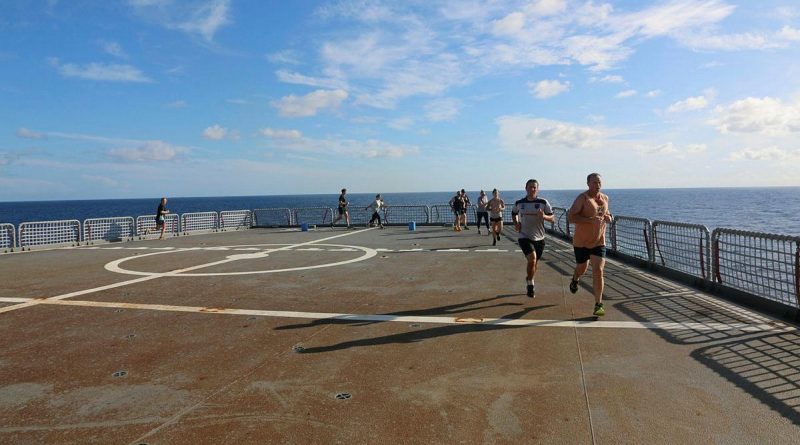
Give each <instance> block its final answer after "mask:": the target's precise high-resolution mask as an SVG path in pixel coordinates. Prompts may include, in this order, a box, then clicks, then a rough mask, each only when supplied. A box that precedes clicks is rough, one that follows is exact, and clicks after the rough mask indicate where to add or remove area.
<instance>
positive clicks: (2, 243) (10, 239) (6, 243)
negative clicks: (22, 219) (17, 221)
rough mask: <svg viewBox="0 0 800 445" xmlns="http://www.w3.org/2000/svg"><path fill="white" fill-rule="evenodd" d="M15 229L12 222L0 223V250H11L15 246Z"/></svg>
mask: <svg viewBox="0 0 800 445" xmlns="http://www.w3.org/2000/svg"><path fill="white" fill-rule="evenodd" d="M16 230H17V229H16V228H15V227H14V224H7V223H3V224H0V252H3V253H5V252H13V251H14V249H15V248H16V247H17V237H16Z"/></svg>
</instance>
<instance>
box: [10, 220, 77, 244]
mask: <svg viewBox="0 0 800 445" xmlns="http://www.w3.org/2000/svg"><path fill="white" fill-rule="evenodd" d="M80 242H81V223H80V221H78V220H77V219H69V220H63V221H35V222H24V223H22V224H20V225H19V248H20V249H21V250H25V249H26V248H27V249H29V250H30V248H31V247H36V246H61V245H63V246H67V245H69V246H77V245H79V244H80Z"/></svg>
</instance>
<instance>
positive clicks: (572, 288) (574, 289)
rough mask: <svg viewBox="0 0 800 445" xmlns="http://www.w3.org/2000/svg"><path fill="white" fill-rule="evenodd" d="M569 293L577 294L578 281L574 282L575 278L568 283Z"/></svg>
mask: <svg viewBox="0 0 800 445" xmlns="http://www.w3.org/2000/svg"><path fill="white" fill-rule="evenodd" d="M569 291H570V292H572V293H573V294H574V293H575V292H578V280H576V279H575V278H573V279H572V280H571V281H570V282H569Z"/></svg>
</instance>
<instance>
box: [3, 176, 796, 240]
mask: <svg viewBox="0 0 800 445" xmlns="http://www.w3.org/2000/svg"><path fill="white" fill-rule="evenodd" d="M580 192H581V190H541V191H540V193H539V195H540V196H541V197H543V198H546V199H548V200H549V201H550V203H551V205H553V206H557V207H569V206H570V205H571V204H572V200H573V199H574V198H575V196H576V195H577V194H578V193H580ZM603 192H605V193H606V194H608V195H609V198H610V201H611V205H610V207H611V211H612V213H614V214H616V215H625V216H637V217H642V218H648V219H651V220H655V219H659V220H666V221H676V222H686V223H692V224H703V225H705V226H707V227H708V228H709V229H711V230H713V229H714V228H717V227H727V228H733V229H742V230H753V231H759V232H769V233H778V234H785V235H795V236H800V187H769V188H689V189H625V190H613V189H609V190H603ZM468 194H469V196H470V199H472V201H473V202H475V201H477V196H478V193H477V192H469V193H468ZM524 194H525V193H524V192H523V191H521V190H520V191H503V192H501V197H502V198H503V199H505V201H506V202H507V203H513V202H514V200H516V199H518V198H521V197H522V196H524ZM451 195H452V192H429V193H385V194H383V198H384V201H385V202H386V203H387V204H389V205H393V204H394V205H411V204H423V205H433V204H446V203H447V202H448V201H449V200H450V197H451ZM348 196H349V198H350V202H351V208H352V209H358V208H359V206H360V207H361V208H363V207H364V206H366V205H367V204H368V203H369V202H370V201H371V199H372V198H373V197H374V195H373V194H366V193H353V194H348ZM337 197H338V194H330V195H285V196H221V197H202V198H201V197H188V198H184V197H174V198H169V202H168V204H167V208H169V209H170V211H171V212H172V213H187V212H205V211H221V210H242V209H257V208H273V207H290V208H293V207H320V206H324V207H335V206H336V200H337ZM158 201H159V198H148V199H103V200H85V201H77V200H76V201H28V202H0V223H11V224H14V225H15V226H19V223H21V222H26V221H28V222H32V221H52V220H62V219H77V220H80V221H81V222H83V220H84V219H87V218H101V217H110V216H132V217H134V218H135V217H137V216H139V215H153V214H155V211H156V207H157V206H158Z"/></svg>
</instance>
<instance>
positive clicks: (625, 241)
mask: <svg viewBox="0 0 800 445" xmlns="http://www.w3.org/2000/svg"><path fill="white" fill-rule="evenodd" d="M609 232H610V233H609ZM652 233H653V227H652V224H651V223H650V220H649V219H645V218H638V217H635V216H614V221H613V222H612V223H611V224H606V243H609V242H610V243H611V250H613V251H615V252H617V253H621V254H623V255H627V256H630V257H633V258H639V259H641V260H645V261H649V262H651V263H652V262H653V247H652V244H651V242H652V239H653V235H652ZM609 235H610V236H609ZM606 245H608V244H606Z"/></svg>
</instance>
